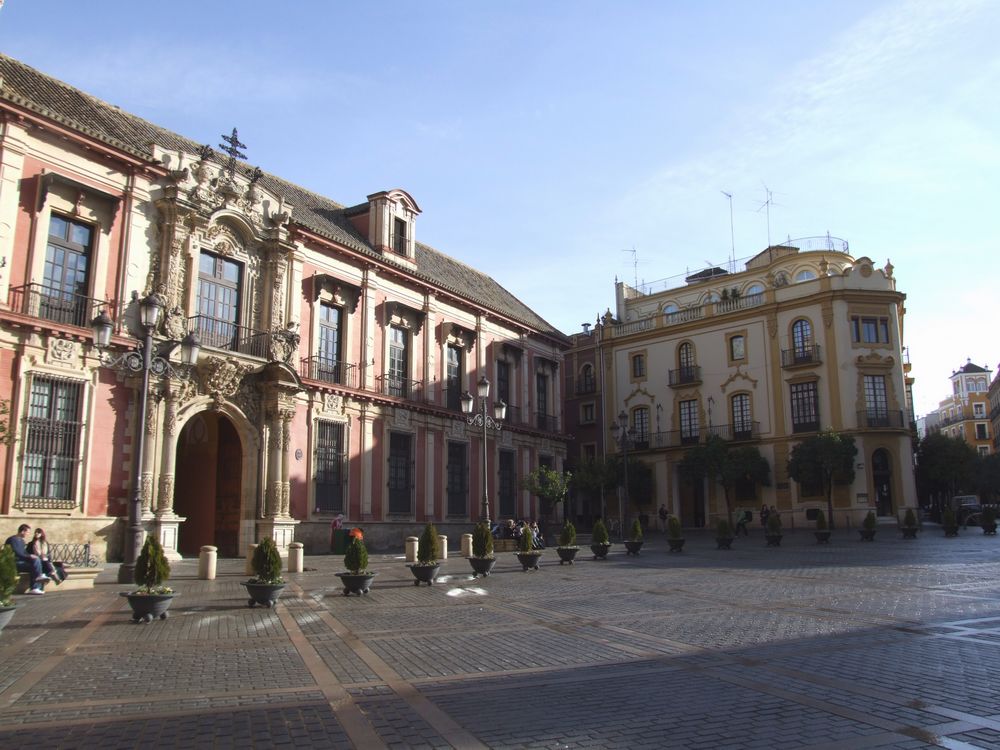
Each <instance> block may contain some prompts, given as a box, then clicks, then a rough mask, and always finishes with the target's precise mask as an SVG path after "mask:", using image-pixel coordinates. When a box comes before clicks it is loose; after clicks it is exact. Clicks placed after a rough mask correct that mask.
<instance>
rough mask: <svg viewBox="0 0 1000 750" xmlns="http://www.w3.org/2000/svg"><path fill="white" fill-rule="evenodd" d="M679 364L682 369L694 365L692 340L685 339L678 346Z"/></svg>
mask: <svg viewBox="0 0 1000 750" xmlns="http://www.w3.org/2000/svg"><path fill="white" fill-rule="evenodd" d="M677 364H678V365H679V366H680V368H681V369H682V370H685V369H688V368H690V367H694V365H695V361H694V344H692V343H691V342H690V341H685V342H684V343H683V344H681V345H680V346H679V347H677Z"/></svg>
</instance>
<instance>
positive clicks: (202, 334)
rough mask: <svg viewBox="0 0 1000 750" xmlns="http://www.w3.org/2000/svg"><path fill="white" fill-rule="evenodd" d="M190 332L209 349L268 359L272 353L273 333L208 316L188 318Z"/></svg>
mask: <svg viewBox="0 0 1000 750" xmlns="http://www.w3.org/2000/svg"><path fill="white" fill-rule="evenodd" d="M188 330H189V331H192V332H194V333H197V334H198V338H199V339H200V340H201V345H202V346H203V347H207V348H209V349H221V350H223V351H227V352H235V353H237V354H245V355H247V356H249V357H257V358H259V359H268V358H269V355H270V353H271V333H270V332H269V331H258V330H256V329H254V328H248V327H247V326H241V325H237V324H236V323H234V322H232V321H231V320H221V319H219V318H212V317H209V316H208V315H193V316H191V317H190V318H188Z"/></svg>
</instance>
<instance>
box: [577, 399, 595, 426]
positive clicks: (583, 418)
mask: <svg viewBox="0 0 1000 750" xmlns="http://www.w3.org/2000/svg"><path fill="white" fill-rule="evenodd" d="M594 411H595V410H594V405H593V404H581V405H580V422H581V424H593V422H594V421H595V419H594Z"/></svg>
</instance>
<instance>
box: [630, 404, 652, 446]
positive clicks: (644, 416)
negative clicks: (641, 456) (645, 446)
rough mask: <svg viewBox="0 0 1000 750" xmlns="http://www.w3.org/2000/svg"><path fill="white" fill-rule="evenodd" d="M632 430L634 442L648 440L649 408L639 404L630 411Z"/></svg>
mask: <svg viewBox="0 0 1000 750" xmlns="http://www.w3.org/2000/svg"><path fill="white" fill-rule="evenodd" d="M632 432H633V435H634V438H635V440H636V442H647V441H648V440H649V409H647V408H646V407H645V406H640V407H639V408H638V409H635V410H634V411H633V412H632Z"/></svg>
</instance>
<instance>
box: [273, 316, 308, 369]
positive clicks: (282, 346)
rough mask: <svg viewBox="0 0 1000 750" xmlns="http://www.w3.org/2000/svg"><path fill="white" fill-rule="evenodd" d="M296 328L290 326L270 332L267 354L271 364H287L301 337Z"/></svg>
mask: <svg viewBox="0 0 1000 750" xmlns="http://www.w3.org/2000/svg"><path fill="white" fill-rule="evenodd" d="M296 328H297V326H295V325H294V324H292V325H289V326H288V327H287V328H283V329H275V330H272V331H271V335H270V339H269V341H268V353H267V356H268V359H269V360H270V361H271V362H285V363H287V362H288V361H289V360H290V359H291V358H292V355H294V354H295V352H296V351H297V350H298V348H299V341H300V339H301V337H300V336H299V334H298V331H297V330H296Z"/></svg>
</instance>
